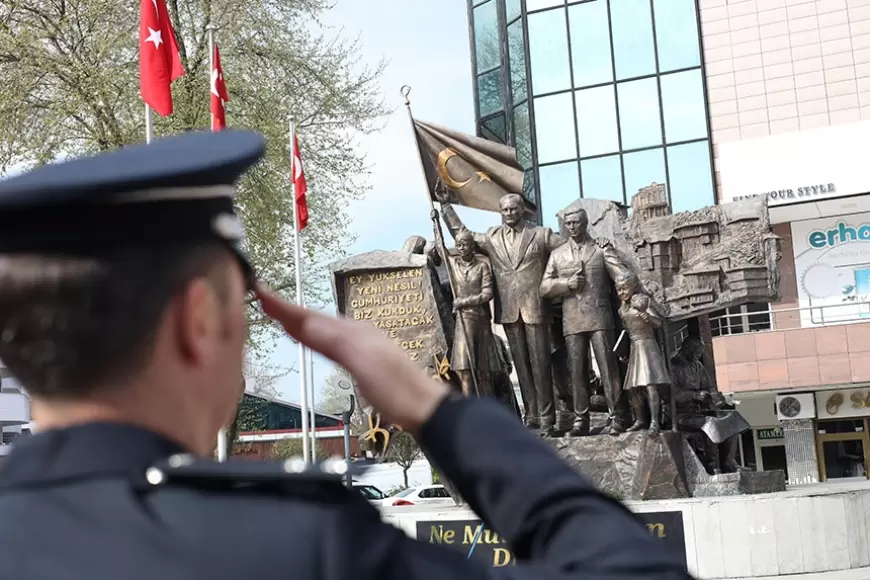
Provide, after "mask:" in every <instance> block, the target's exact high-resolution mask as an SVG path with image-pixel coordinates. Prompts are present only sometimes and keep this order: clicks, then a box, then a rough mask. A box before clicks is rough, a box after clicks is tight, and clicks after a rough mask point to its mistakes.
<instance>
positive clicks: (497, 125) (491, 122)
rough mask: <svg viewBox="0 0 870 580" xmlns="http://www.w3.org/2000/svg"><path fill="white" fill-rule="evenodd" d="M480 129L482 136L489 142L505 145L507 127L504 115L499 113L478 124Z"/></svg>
mask: <svg viewBox="0 0 870 580" xmlns="http://www.w3.org/2000/svg"><path fill="white" fill-rule="evenodd" d="M480 129H481V132H482V133H483V136H484V137H486V138H487V139H489V140H490V141H498V142H499V143H507V142H508V141H507V126H506V124H505V116H504V113H499V114H498V115H495V116H493V117H490V118H489V119H486V120H484V121H481V122H480Z"/></svg>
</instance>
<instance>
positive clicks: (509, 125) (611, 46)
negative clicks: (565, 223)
mask: <svg viewBox="0 0 870 580" xmlns="http://www.w3.org/2000/svg"><path fill="white" fill-rule="evenodd" d="M468 3H469V6H468V10H469V21H470V23H471V24H470V35H471V46H472V69H473V73H474V79H475V112H476V118H477V121H478V124H477V131H478V134H479V135H481V136H483V137H486V138H488V139H493V140H497V141H500V142H504V143H507V144H510V145H513V146H514V147H516V149H517V157H518V159H519V161H520V163H522V164H523V166H524V167H525V168H526V185H525V192H524V193H525V195H527V196H528V197H529V198H530V199H532V200H534V201H535V202H536V204H537V206H538V208H539V210H538V211H539V216H538V217H539V220H542V222H543V223H544V224H545V225H555V221H556V220H555V213H556V212H557V211H559V210H560V209H562V208H564V207H565V206H566V205H568V204H569V203H570V202H571V201H573V200H574V199H577V197H578V196H583V197H594V198H600V199H611V200H614V201H618V202H621V203H626V204H628V203H630V201H631V197H632V196H633V195H634V194H635V193H636V192H637V190H638V189H639V188H641V187H644V186H647V185H649V184H650V183H652V182H657V183H664V184H666V185H667V189H668V195H669V199H670V203H671V207H672V210H673V211H674V212H679V211H685V210H690V209H696V208H699V207H703V206H706V205H711V204H713V203H715V200H716V197H715V192H714V180H713V170H712V151H711V145H710V126H709V117H708V115H707V104H706V88H705V76H704V71H703V59H702V51H701V40H700V34H699V20H698V9H697V5H696V0H582V1H573V2H572V1H570V0H568V1H566V0H468Z"/></svg>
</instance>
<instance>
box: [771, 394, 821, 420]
mask: <svg viewBox="0 0 870 580" xmlns="http://www.w3.org/2000/svg"><path fill="white" fill-rule="evenodd" d="M776 416H777V417H778V418H779V420H780V421H794V420H796V419H815V418H816V398H815V396H813V394H812V393H797V394H794V395H791V394H789V395H777V396H776Z"/></svg>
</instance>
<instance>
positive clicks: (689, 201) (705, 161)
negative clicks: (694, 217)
mask: <svg viewBox="0 0 870 580" xmlns="http://www.w3.org/2000/svg"><path fill="white" fill-rule="evenodd" d="M668 175H669V177H670V187H669V188H668V189H669V190H670V192H671V209H672V211H673V212H674V213H679V212H681V211H689V210H695V209H699V208H702V207H704V206H707V205H712V204H713V203H715V197H714V194H713V180H712V174H711V172H710V143H709V141H699V142H698V143H687V144H686V145H675V146H673V147H668Z"/></svg>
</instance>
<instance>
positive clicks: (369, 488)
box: [353, 481, 389, 505]
mask: <svg viewBox="0 0 870 580" xmlns="http://www.w3.org/2000/svg"><path fill="white" fill-rule="evenodd" d="M353 488H354V489H355V490H356V491H358V492H360V493H361V494H362V495H363V497H364V498H366V499H367V500H369V501H370V502H371V503H373V504H375V505H380V504H381V502H383V501H386V500H387V499H389V498H387V494H385V493H384V492H382V491H381V490H379V489H378V488H376V487H375V486H373V485H368V484H365V483H360V482H358V481H354V482H353Z"/></svg>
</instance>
